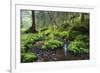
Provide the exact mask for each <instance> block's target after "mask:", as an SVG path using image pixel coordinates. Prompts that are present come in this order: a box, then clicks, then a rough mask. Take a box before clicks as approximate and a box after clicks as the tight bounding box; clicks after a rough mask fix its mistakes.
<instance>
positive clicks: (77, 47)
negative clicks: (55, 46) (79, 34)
mask: <svg viewBox="0 0 100 73" xmlns="http://www.w3.org/2000/svg"><path fill="white" fill-rule="evenodd" d="M68 50H69V51H70V52H71V53H73V54H79V53H88V52H89V49H88V48H87V46H86V43H85V42H83V41H76V40H75V41H73V42H71V43H70V44H69V46H68Z"/></svg>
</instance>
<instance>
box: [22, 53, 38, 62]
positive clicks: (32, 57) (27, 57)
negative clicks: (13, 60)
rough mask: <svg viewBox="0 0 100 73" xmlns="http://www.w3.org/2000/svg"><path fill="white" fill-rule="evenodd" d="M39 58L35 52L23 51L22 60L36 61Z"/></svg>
mask: <svg viewBox="0 0 100 73" xmlns="http://www.w3.org/2000/svg"><path fill="white" fill-rule="evenodd" d="M36 60H37V57H36V55H35V54H34V53H30V52H28V53H21V62H34V61H36Z"/></svg>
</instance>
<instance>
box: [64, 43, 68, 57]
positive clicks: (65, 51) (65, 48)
mask: <svg viewBox="0 0 100 73" xmlns="http://www.w3.org/2000/svg"><path fill="white" fill-rule="evenodd" d="M63 49H64V55H65V56H67V49H68V44H67V43H66V42H65V43H64V46H63Z"/></svg>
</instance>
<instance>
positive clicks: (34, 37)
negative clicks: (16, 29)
mask: <svg viewBox="0 0 100 73" xmlns="http://www.w3.org/2000/svg"><path fill="white" fill-rule="evenodd" d="M42 39H43V35H42V34H32V33H31V34H23V35H22V36H21V52H25V51H26V49H27V48H30V47H32V43H33V42H36V41H39V40H42Z"/></svg>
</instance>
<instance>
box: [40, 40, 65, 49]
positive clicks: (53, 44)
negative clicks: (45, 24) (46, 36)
mask: <svg viewBox="0 0 100 73" xmlns="http://www.w3.org/2000/svg"><path fill="white" fill-rule="evenodd" d="M62 45H63V42H61V41H58V40H53V39H51V40H47V41H45V42H44V44H43V46H42V47H41V49H55V48H58V47H61V46H62Z"/></svg>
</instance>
